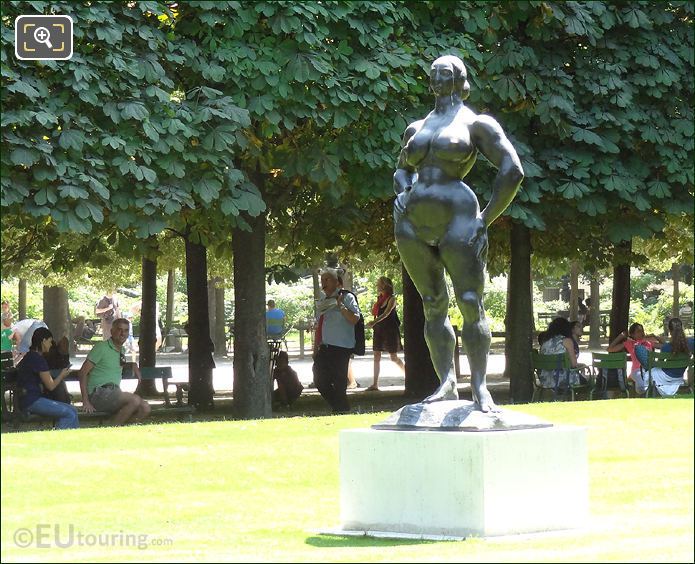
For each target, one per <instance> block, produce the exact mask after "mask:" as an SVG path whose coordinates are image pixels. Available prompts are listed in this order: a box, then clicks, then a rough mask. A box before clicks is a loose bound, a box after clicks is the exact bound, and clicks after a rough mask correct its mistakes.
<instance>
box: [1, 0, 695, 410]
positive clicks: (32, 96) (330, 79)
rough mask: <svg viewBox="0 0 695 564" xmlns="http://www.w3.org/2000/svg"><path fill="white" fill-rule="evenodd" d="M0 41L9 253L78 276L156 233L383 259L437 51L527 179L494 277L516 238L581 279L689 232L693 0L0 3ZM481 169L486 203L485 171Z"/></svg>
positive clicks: (493, 255)
mask: <svg viewBox="0 0 695 564" xmlns="http://www.w3.org/2000/svg"><path fill="white" fill-rule="evenodd" d="M27 13H44V14H51V13H62V14H70V15H72V16H73V19H74V21H75V49H74V53H75V54H74V56H73V58H72V60H70V61H57V62H34V61H18V60H16V59H15V57H14V52H13V48H14V47H13V41H14V38H13V33H14V29H13V27H14V19H15V17H16V16H17V15H19V14H27ZM2 38H3V46H2V52H1V57H2V58H1V62H2V88H3V100H2V101H3V113H2V126H3V127H2V147H1V148H2V156H1V159H2V161H1V163H2V164H1V166H2V182H1V184H2V207H3V216H4V219H3V234H4V233H5V229H6V227H5V226H11V228H12V229H13V230H14V231H13V237H12V241H13V243H12V244H14V245H15V247H16V248H20V249H22V250H23V252H24V260H28V259H30V258H31V256H32V253H36V254H41V255H42V254H45V253H50V252H51V244H50V242H47V241H50V240H60V238H61V237H65V236H66V235H61V233H62V234H67V236H68V237H69V238H70V239H71V241H72V242H71V247H70V248H71V253H70V254H69V256H71V257H73V261H72V262H71V264H73V263H74V262H75V261H77V260H78V259H79V257H83V259H87V258H89V257H98V256H99V251H100V249H103V247H104V246H106V245H108V246H115V247H116V248H121V249H122V250H123V251H127V250H129V249H132V247H133V245H134V244H136V242H137V241H138V240H144V239H146V238H148V237H151V236H154V235H157V234H158V233H160V232H161V231H162V230H163V229H165V228H167V227H171V228H173V229H176V230H180V231H181V232H185V233H188V234H189V235H190V236H192V237H193V238H194V240H195V242H199V243H201V244H203V245H205V246H206V247H208V248H210V249H214V250H215V251H216V252H217V253H218V255H219V256H221V257H229V255H230V254H231V248H232V247H231V245H230V244H229V239H230V237H231V236H232V231H233V229H237V230H238V229H253V231H252V233H253V234H254V236H258V237H261V236H263V237H266V232H267V238H266V241H267V243H268V244H269V245H272V247H273V249H275V248H276V247H277V248H280V249H282V251H281V255H284V261H285V262H286V264H288V265H297V266H305V265H309V264H312V263H313V262H315V260H316V258H317V257H319V256H322V255H323V253H324V251H325V250H326V249H334V250H338V251H339V252H341V253H342V254H343V255H350V254H357V255H362V256H369V255H370V254H371V253H373V252H374V251H375V250H381V251H384V252H385V254H386V255H390V256H392V257H394V258H396V257H397V253H396V251H395V246H394V245H393V238H392V220H391V206H390V200H391V198H392V181H391V176H392V173H393V169H394V165H395V161H396V158H397V156H398V152H399V149H400V143H401V137H402V134H403V131H404V130H405V127H406V126H407V124H408V123H410V122H412V121H414V120H416V119H420V118H422V117H423V116H424V115H425V114H426V113H427V112H428V111H430V110H431V108H432V106H433V99H432V96H431V94H430V92H429V84H428V83H429V79H428V69H429V65H430V64H431V62H432V61H433V60H434V59H435V58H436V57H437V56H439V55H442V54H446V53H451V54H456V55H458V56H460V57H461V58H462V59H463V60H464V62H465V64H466V66H467V68H468V75H469V80H470V82H471V87H472V89H471V95H470V98H469V100H468V102H467V103H468V104H469V105H470V106H471V107H472V108H473V109H474V110H475V111H477V112H479V113H489V114H491V115H493V116H494V117H495V118H496V119H497V120H498V121H499V122H500V124H501V125H502V127H503V129H504V130H505V131H506V132H507V134H508V136H509V137H510V139H511V140H512V143H513V144H514V145H515V147H516V148H517V151H518V152H519V154H520V157H521V160H522V163H523V166H524V169H525V173H526V178H525V180H524V182H523V184H522V188H521V190H520V192H519V195H518V196H517V198H516V200H515V201H514V203H513V204H512V206H511V207H510V208H509V210H508V211H507V213H506V215H505V216H503V217H502V218H500V220H498V222H497V223H496V224H495V225H493V227H492V229H491V234H490V236H491V251H490V269H491V271H492V272H502V271H504V270H505V269H506V264H507V260H508V257H509V249H508V243H507V238H508V234H509V232H510V229H511V222H515V223H517V224H521V225H523V226H524V227H525V228H527V229H530V230H531V241H532V245H533V248H534V252H535V255H536V256H538V257H539V258H542V257H545V258H546V259H548V260H555V261H557V260H562V259H565V258H567V257H572V258H578V259H579V260H581V261H582V262H583V263H584V264H585V266H587V267H588V266H589V265H594V266H597V265H598V266H605V265H607V264H609V263H610V261H611V260H612V259H613V254H614V253H613V248H614V245H619V244H623V243H624V242H627V241H630V240H632V239H633V238H640V239H642V240H651V239H654V238H659V237H662V235H661V233H662V231H663V230H664V227H665V226H667V225H671V224H675V225H679V226H683V227H684V229H679V230H678V232H679V233H688V228H690V233H692V223H693V222H692V218H693V76H694V72H693V71H694V68H693V67H694V61H693V47H694V41H693V6H692V4H691V3H689V2H657V1H652V2H638V3H635V2H632V3H625V2H601V1H596V2H573V1H567V2H543V1H519V2H501V1H494V2H474V1H460V2H455V3H453V2H434V1H406V2H351V1H345V2H328V3H317V2H295V1H280V2H263V1H260V2H236V1H220V2H194V1H187V2H176V3H167V2H156V1H149V2H133V3H128V4H126V3H96V2H40V1H34V2H3V4H2ZM479 161H480V162H479V163H478V164H477V165H476V166H475V167H474V168H473V170H472V171H471V173H470V175H469V177H468V179H467V182H468V183H469V184H470V186H471V187H472V188H473V189H474V191H475V192H476V193H477V194H478V195H479V197H480V199H481V204H482V205H484V204H485V202H486V201H487V199H488V198H489V197H490V187H491V185H492V179H493V177H494V174H495V171H494V170H493V168H492V167H491V166H489V165H488V164H487V163H486V161H485V159H483V158H481V159H480V160H479ZM254 217H258V218H260V219H258V220H254V219H253V218H254ZM257 229H258V232H257V231H256V230H257ZM667 231H668V230H667ZM256 233H258V235H256ZM42 237H43V239H42ZM5 239H6V238H5V237H3V243H2V245H3V252H4V251H5V249H6V242H5ZM677 242H678V243H679V244H680V245H684V246H687V245H690V249H692V239H691V238H689V237H688V236H687V235H684V236H682V237H680V238H678V239H677ZM22 243H26V244H24V245H22ZM8 244H9V243H8ZM16 248H15V251H16ZM254 248H256V247H254ZM634 248H644V249H647V248H650V247H649V246H648V245H646V246H644V245H643V246H639V245H638V246H637V247H633V249H634ZM678 254H679V255H680V256H682V253H681V252H680V250H679V251H678ZM688 254H690V256H692V251H691V250H690V253H686V255H688ZM235 258H236V257H235ZM253 260H256V261H258V260H260V261H263V260H264V257H262V256H260V257H255V258H254V259H253ZM254 272H255V270H254ZM251 286H253V287H255V288H257V290H258V291H261V289H262V283H261V282H259V281H257V280H254V281H252V282H251ZM258 322H259V323H260V320H259V321H258ZM254 323H255V322H254ZM257 333H258V334H260V333H261V332H257ZM259 401H261V400H259Z"/></svg>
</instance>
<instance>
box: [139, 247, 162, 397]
mask: <svg viewBox="0 0 695 564" xmlns="http://www.w3.org/2000/svg"><path fill="white" fill-rule="evenodd" d="M156 324H157V259H154V260H151V259H149V258H147V257H142V302H141V308H140V340H139V341H138V350H139V351H140V368H144V367H152V366H156V364H157V351H156V350H155V348H156V346H155V344H156V341H157V334H156ZM135 393H136V394H138V395H140V396H142V397H153V396H156V395H157V387H156V386H155V382H154V380H142V381H141V382H139V383H138V387H137V389H136V390H135Z"/></svg>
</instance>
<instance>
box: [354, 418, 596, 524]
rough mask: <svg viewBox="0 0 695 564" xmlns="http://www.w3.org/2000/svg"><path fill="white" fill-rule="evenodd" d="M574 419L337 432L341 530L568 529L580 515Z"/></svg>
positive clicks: (583, 473)
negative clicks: (553, 423)
mask: <svg viewBox="0 0 695 564" xmlns="http://www.w3.org/2000/svg"><path fill="white" fill-rule="evenodd" d="M588 503H589V476H588V460H587V447H586V433H585V430H584V429H581V428H577V427H547V428H541V429H525V430H515V431H489V432H456V431H453V432H451V431H450V432H446V431H382V430H374V429H356V430H350V431H342V432H341V433H340V517H341V525H342V530H344V531H346V532H347V531H365V532H377V531H379V532H392V533H409V534H415V535H444V536H493V535H506V534H514V533H529V532H538V531H550V530H557V529H569V528H575V527H579V526H581V525H582V524H583V523H584V521H585V519H586V518H587V516H588Z"/></svg>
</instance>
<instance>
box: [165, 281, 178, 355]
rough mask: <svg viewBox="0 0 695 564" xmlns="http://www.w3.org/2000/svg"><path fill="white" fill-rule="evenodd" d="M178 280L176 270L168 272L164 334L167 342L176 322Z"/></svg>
mask: <svg viewBox="0 0 695 564" xmlns="http://www.w3.org/2000/svg"><path fill="white" fill-rule="evenodd" d="M175 280H176V271H175V270H169V271H168V272H167V312H166V321H165V323H164V335H162V339H164V342H165V343H166V336H167V335H168V334H169V333H170V332H171V326H172V325H173V324H174V282H175Z"/></svg>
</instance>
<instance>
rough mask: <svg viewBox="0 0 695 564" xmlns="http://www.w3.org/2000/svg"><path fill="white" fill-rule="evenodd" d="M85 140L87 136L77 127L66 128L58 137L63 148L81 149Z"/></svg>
mask: <svg viewBox="0 0 695 564" xmlns="http://www.w3.org/2000/svg"><path fill="white" fill-rule="evenodd" d="M84 142H85V136H84V134H83V133H82V132H81V131H77V130H75V129H64V130H63V132H62V133H61V134H60V139H58V144H59V145H60V146H61V147H62V148H63V149H75V150H76V151H81V150H82V146H83V145H84Z"/></svg>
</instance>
